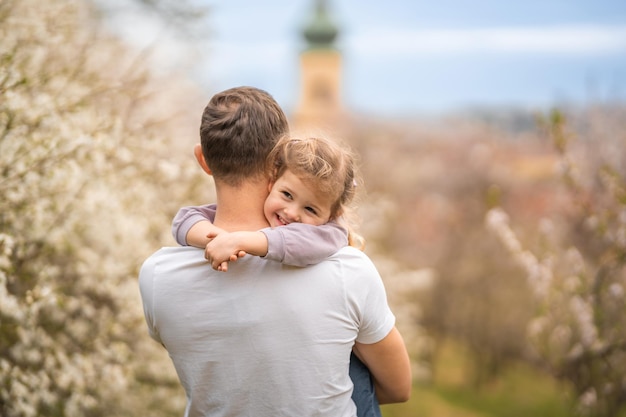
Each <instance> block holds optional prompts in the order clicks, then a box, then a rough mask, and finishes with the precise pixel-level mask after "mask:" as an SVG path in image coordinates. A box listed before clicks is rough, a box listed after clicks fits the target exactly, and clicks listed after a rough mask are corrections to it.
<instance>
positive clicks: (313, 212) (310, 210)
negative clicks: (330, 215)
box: [304, 207, 317, 216]
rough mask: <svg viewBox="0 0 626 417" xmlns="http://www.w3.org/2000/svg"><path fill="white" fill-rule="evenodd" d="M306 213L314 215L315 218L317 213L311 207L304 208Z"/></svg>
mask: <svg viewBox="0 0 626 417" xmlns="http://www.w3.org/2000/svg"><path fill="white" fill-rule="evenodd" d="M304 209H305V210H306V211H308V212H309V213H311V214H314V215H316V216H317V211H315V209H314V208H313V207H305V208H304Z"/></svg>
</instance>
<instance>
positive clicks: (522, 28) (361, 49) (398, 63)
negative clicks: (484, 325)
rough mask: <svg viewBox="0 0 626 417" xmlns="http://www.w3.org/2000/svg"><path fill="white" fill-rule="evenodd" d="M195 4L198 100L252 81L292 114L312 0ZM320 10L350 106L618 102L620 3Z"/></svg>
mask: <svg viewBox="0 0 626 417" xmlns="http://www.w3.org/2000/svg"><path fill="white" fill-rule="evenodd" d="M196 1H199V2H200V3H202V4H203V5H206V6H208V7H209V14H208V16H207V20H206V25H207V27H208V28H209V30H210V36H208V37H207V39H205V40H204V41H203V42H202V43H201V44H199V48H198V51H197V52H196V54H195V57H196V59H197V63H198V67H197V69H196V71H195V72H194V74H195V77H196V79H197V80H198V81H199V82H200V83H201V84H202V85H203V86H204V88H206V89H207V95H209V96H210V95H211V94H213V93H214V92H217V91H220V90H223V89H225V88H229V87H233V86H237V85H253V86H256V87H259V88H263V89H265V90H267V91H268V92H269V93H271V94H272V95H273V96H274V97H275V98H276V99H277V101H278V102H279V103H280V104H281V106H283V108H285V109H286V110H288V111H289V110H290V109H292V108H293V107H294V106H295V104H296V103H297V100H298V89H299V53H300V52H301V51H302V49H303V48H304V40H303V38H302V35H301V30H302V28H303V27H304V25H305V23H306V21H307V19H308V18H309V17H310V15H311V14H312V13H313V0H266V1H256V0H221V1H218V0H196ZM327 5H328V9H329V13H330V15H331V17H332V18H333V19H334V21H335V23H336V24H337V26H338V28H339V30H340V33H339V37H338V39H337V47H338V48H339V50H340V51H341V52H342V57H343V72H342V97H343V101H344V103H345V105H346V107H348V108H349V109H351V110H353V111H356V112H361V113H367V114H376V115H381V116H394V115H396V116H407V115H409V116H410V115H411V114H440V113H446V112H454V111H459V110H464V109H468V108H472V107H476V106H478V107H481V108H508V107H516V108H528V109H538V108H549V107H552V106H556V105H563V104H581V105H585V104H589V103H597V102H601V103H605V102H614V101H619V102H626V1H625V0H523V1H519V0H518V1H502V0H472V1H469V0H438V1H436V2H434V1H422V0H386V1H373V0H372V1H367V0H361V1H359V0H327ZM122 25H123V24H122ZM123 26H124V25H123ZM126 26H130V27H132V28H134V29H135V31H136V32H137V31H138V28H139V27H141V33H135V34H134V35H133V36H134V38H135V39H140V38H141V39H143V40H144V41H147V40H149V38H150V36H163V35H162V33H163V31H162V30H159V29H158V28H157V29H156V32H157V33H160V34H161V35H154V34H151V31H150V30H149V29H148V25H146V26H141V25H137V24H133V25H126ZM153 29H154V27H153ZM127 30H128V28H127ZM160 43H161V44H162V45H164V48H165V47H166V46H165V45H166V42H160ZM197 47H198V46H197ZM168 56H169V57H170V60H171V57H172V56H173V55H172V54H169V55H168Z"/></svg>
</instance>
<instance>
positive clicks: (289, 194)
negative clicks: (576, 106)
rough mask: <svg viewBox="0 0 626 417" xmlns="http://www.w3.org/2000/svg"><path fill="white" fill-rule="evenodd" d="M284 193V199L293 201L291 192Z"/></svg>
mask: <svg viewBox="0 0 626 417" xmlns="http://www.w3.org/2000/svg"><path fill="white" fill-rule="evenodd" d="M281 192H282V193H283V197H285V198H288V199H289V200H291V193H290V192H289V191H281Z"/></svg>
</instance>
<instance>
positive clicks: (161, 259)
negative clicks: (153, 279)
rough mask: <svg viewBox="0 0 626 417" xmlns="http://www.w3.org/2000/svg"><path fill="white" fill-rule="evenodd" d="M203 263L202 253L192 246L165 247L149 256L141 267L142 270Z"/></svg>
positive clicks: (204, 260)
mask: <svg viewBox="0 0 626 417" xmlns="http://www.w3.org/2000/svg"><path fill="white" fill-rule="evenodd" d="M197 262H203V263H206V259H204V251H203V250H202V249H199V248H196V247H193V246H167V247H162V248H161V249H159V250H157V251H156V252H154V253H153V254H152V255H150V256H149V257H148V258H147V259H146V260H145V261H144V262H143V265H142V269H145V268H154V267H155V266H156V265H158V266H159V267H163V266H166V267H167V266H168V265H172V266H174V265H175V266H180V265H185V264H189V263H197Z"/></svg>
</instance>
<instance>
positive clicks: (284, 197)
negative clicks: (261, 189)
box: [263, 170, 332, 227]
mask: <svg viewBox="0 0 626 417" xmlns="http://www.w3.org/2000/svg"><path fill="white" fill-rule="evenodd" d="M331 203H332V201H331V199H330V198H329V197H328V196H327V195H325V194H324V193H321V192H319V190H316V189H314V187H311V186H310V185H308V183H305V182H302V181H301V180H300V178H298V177H297V176H296V175H295V174H293V173H292V172H291V171H289V170H286V171H285V172H284V173H283V175H281V176H280V178H278V179H277V180H276V182H275V183H273V184H270V193H269V195H268V196H267V199H266V200H265V205H264V207H263V212H264V214H265V218H266V219H267V221H268V222H269V224H270V226H271V227H277V226H284V225H286V224H289V223H305V224H310V225H313V226H319V225H321V224H324V223H327V222H328V221H329V220H330V208H331Z"/></svg>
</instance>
